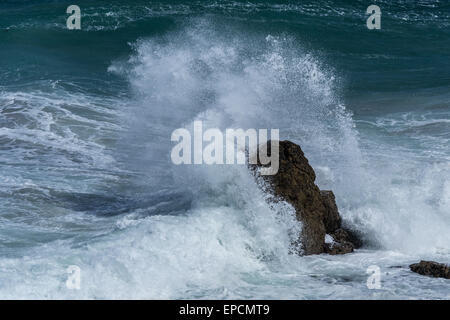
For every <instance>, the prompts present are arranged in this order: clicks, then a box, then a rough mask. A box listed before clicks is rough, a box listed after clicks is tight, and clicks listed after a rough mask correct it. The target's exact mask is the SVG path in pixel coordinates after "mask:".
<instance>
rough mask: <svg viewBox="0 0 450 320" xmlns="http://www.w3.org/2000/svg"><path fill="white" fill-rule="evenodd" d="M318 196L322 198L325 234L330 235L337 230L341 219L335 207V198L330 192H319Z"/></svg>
mask: <svg viewBox="0 0 450 320" xmlns="http://www.w3.org/2000/svg"><path fill="white" fill-rule="evenodd" d="M320 196H321V197H322V203H323V204H324V206H325V212H324V216H323V223H324V225H325V231H326V233H328V234H331V233H333V232H334V231H335V230H337V229H339V228H340V227H341V223H342V219H341V216H340V215H339V211H338V208H337V205H336V198H335V197H334V193H333V191H330V190H321V191H320Z"/></svg>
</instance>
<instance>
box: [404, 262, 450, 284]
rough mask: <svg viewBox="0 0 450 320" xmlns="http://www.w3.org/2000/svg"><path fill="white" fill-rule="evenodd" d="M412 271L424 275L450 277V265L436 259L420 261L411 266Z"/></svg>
mask: <svg viewBox="0 0 450 320" xmlns="http://www.w3.org/2000/svg"><path fill="white" fill-rule="evenodd" d="M409 268H410V269H411V271H413V272H416V273H418V274H421V275H424V276H431V277H436V278H446V279H450V267H449V266H448V265H445V264H443V263H437V262H434V261H424V260H422V261H420V262H419V263H414V264H412V265H410V266H409Z"/></svg>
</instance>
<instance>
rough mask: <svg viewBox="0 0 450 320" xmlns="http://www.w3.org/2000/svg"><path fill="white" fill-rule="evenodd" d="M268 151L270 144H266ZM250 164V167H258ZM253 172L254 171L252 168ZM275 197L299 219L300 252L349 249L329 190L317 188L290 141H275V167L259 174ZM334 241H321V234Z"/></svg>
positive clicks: (314, 176)
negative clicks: (268, 171)
mask: <svg viewBox="0 0 450 320" xmlns="http://www.w3.org/2000/svg"><path fill="white" fill-rule="evenodd" d="M267 149H268V152H269V153H270V143H268V146H267ZM261 166H262V165H261V164H260V163H259V162H258V164H257V165H254V166H251V168H252V169H255V168H257V167H261ZM255 172H256V171H255ZM262 178H263V179H264V180H265V181H266V182H268V184H269V185H270V191H271V192H272V193H273V195H274V196H275V198H279V199H283V200H285V201H286V202H288V203H290V204H291V205H292V206H293V207H294V208H295V211H296V217H297V219H298V220H299V221H301V222H302V225H303V230H302V238H301V239H300V242H301V243H302V252H301V254H306V255H309V254H319V253H324V252H327V253H330V254H341V253H348V252H352V251H353V248H355V245H354V244H353V243H352V241H351V239H352V236H350V234H349V233H348V232H347V231H346V230H344V229H342V228H341V223H342V219H341V217H340V215H339V211H338V208H337V206H336V201H335V197H334V194H333V192H332V191H320V189H319V187H317V185H316V184H315V182H314V181H315V179H316V174H315V172H314V170H313V168H312V167H311V166H310V165H309V162H308V159H307V158H306V157H305V155H304V153H303V151H302V149H301V148H300V146H298V145H296V144H295V143H293V142H290V141H280V142H279V170H278V173H277V174H275V175H272V176H262ZM326 233H328V234H330V235H331V236H332V237H333V239H334V242H333V243H332V244H325V234H326Z"/></svg>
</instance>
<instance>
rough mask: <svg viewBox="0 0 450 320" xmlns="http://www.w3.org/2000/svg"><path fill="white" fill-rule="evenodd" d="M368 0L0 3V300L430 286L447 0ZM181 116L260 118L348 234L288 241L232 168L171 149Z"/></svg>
mask: <svg viewBox="0 0 450 320" xmlns="http://www.w3.org/2000/svg"><path fill="white" fill-rule="evenodd" d="M71 4H77V5H78V6H79V7H80V8H81V15H82V18H81V30H67V28H66V19H67V17H68V14H66V8H67V6H68V5H71ZM369 4H371V3H367V2H366V1H351V2H350V1H302V2H300V1H278V2H275V1H270V2H269V1H267V2H263V1H164V2H155V1H87V0H86V1H76V3H72V2H68V1H56V0H55V1H2V2H1V3H0V297H1V298H89V299H90V298H180V299H183V298H274V299H278V298H280V299H281V298H288V299H318V298H321V299H340V298H364V299H366V298H367V299H392V298H399V299H408V298H416V299H417V298H418V299H420V298H440V299H448V298H449V297H450V296H449V292H450V290H449V283H448V280H444V279H432V278H426V277H421V276H418V275H415V274H413V273H411V272H410V271H409V269H408V264H410V263H413V262H417V261H418V260H420V259H434V260H437V261H441V262H446V263H450V246H449V244H450V167H449V161H450V148H449V145H450V90H449V88H450V3H449V2H448V1H374V4H377V5H378V6H380V8H381V11H382V18H381V21H382V22H381V30H368V29H367V27H366V19H367V17H368V15H366V14H365V11H366V8H367V6H368V5H369ZM196 119H202V120H204V121H206V123H208V125H209V126H211V127H218V128H221V129H225V128H230V127H233V128H239V127H241V128H279V129H280V137H281V138H282V139H290V140H293V141H295V142H297V143H299V144H300V145H301V146H302V148H303V149H304V151H305V154H306V156H307V157H308V158H309V159H310V162H311V164H312V166H313V167H314V169H315V170H316V173H317V183H318V185H319V186H320V187H321V188H322V189H332V190H333V191H334V192H335V194H336V198H337V202H338V205H339V208H340V211H341V214H342V216H343V217H344V221H345V223H346V224H347V225H348V226H349V227H351V228H354V229H357V230H359V231H360V232H362V233H363V234H364V235H365V240H366V246H365V247H364V248H363V249H361V250H357V251H356V252H355V253H354V254H350V255H346V256H341V257H331V256H324V255H320V256H310V257H295V256H292V255H289V254H288V251H289V244H290V242H291V239H290V238H289V235H290V234H292V229H296V227H297V226H296V223H295V221H294V220H293V216H292V212H291V210H290V209H289V208H286V207H285V206H283V205H282V204H280V206H279V207H277V208H272V207H269V206H268V205H267V204H266V202H265V197H266V195H265V194H264V193H262V192H261V191H260V189H259V188H258V186H257V185H256V184H255V182H254V181H253V180H252V178H251V177H250V176H249V175H248V172H247V171H246V169H245V168H243V167H241V166H233V167H231V168H230V167H227V168H226V170H224V168H222V167H221V166H212V167H208V166H206V167H203V166H178V167H177V166H173V165H172V164H171V162H170V158H169V156H170V150H171V148H172V143H171V141H170V135H171V132H172V131H173V130H174V129H176V128H180V127H185V126H189V125H190V124H191V123H192V122H193V121H194V120H196ZM70 265H77V266H79V267H80V270H81V275H82V280H81V287H80V290H71V289H69V288H67V287H66V284H65V282H66V279H67V277H68V274H67V267H68V266H70ZM370 265H377V266H379V267H380V268H381V272H382V273H381V280H382V286H381V289H379V290H369V289H368V288H367V286H366V280H367V277H368V274H367V273H366V270H367V267H368V266H370Z"/></svg>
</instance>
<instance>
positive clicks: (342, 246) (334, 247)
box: [323, 242, 354, 255]
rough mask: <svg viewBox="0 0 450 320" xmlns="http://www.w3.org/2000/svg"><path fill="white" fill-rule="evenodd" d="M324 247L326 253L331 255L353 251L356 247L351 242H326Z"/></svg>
mask: <svg viewBox="0 0 450 320" xmlns="http://www.w3.org/2000/svg"><path fill="white" fill-rule="evenodd" d="M323 248H324V252H325V253H328V254H331V255H336V254H345V253H351V252H353V249H354V247H353V244H351V243H350V242H333V243H331V244H330V243H325V244H324V247H323Z"/></svg>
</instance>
